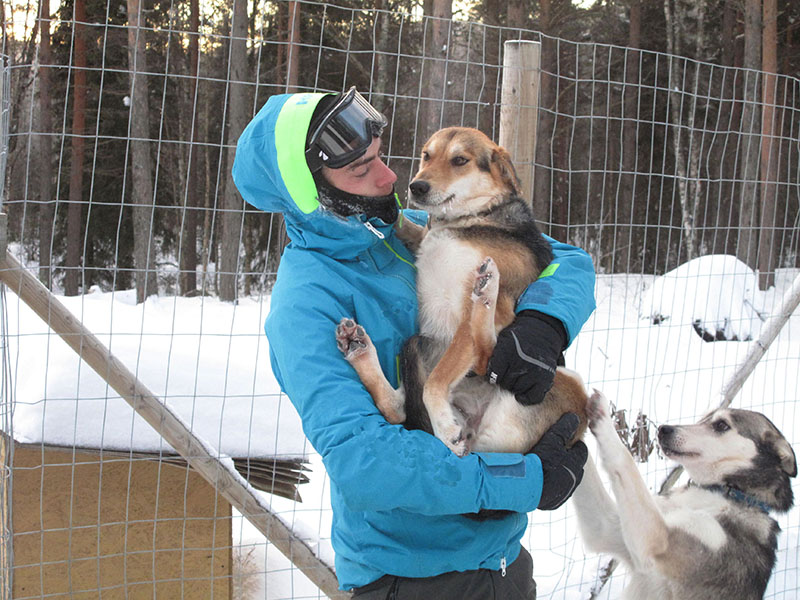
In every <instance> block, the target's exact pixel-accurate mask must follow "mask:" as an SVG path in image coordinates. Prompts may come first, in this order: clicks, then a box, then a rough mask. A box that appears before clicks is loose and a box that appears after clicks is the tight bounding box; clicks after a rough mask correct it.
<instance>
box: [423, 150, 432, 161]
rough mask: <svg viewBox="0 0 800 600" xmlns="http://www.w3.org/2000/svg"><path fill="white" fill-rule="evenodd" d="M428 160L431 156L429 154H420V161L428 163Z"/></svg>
mask: <svg viewBox="0 0 800 600" xmlns="http://www.w3.org/2000/svg"><path fill="white" fill-rule="evenodd" d="M430 159H431V155H430V154H428V153H427V152H423V153H422V160H425V161H428V160H430Z"/></svg>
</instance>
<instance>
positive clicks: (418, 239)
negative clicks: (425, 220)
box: [394, 218, 428, 254]
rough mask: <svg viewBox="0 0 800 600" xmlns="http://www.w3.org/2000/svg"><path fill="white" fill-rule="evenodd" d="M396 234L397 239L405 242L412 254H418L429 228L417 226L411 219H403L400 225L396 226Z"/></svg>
mask: <svg viewBox="0 0 800 600" xmlns="http://www.w3.org/2000/svg"><path fill="white" fill-rule="evenodd" d="M394 230H395V232H397V237H399V238H400V241H401V242H403V243H404V244H405V246H406V248H408V249H409V250H411V252H412V253H414V254H416V253H417V250H419V245H420V244H421V243H422V240H423V239H424V238H425V235H426V234H427V233H428V227H427V226H425V225H417V224H416V223H414V221H412V220H411V219H409V218H403V221H402V222H401V223H400V224H399V225H395V228H394Z"/></svg>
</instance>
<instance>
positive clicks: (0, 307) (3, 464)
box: [0, 54, 14, 600]
mask: <svg viewBox="0 0 800 600" xmlns="http://www.w3.org/2000/svg"><path fill="white" fill-rule="evenodd" d="M9 86H10V82H9V72H8V57H7V56H5V55H3V54H0V245H2V248H4V249H5V247H6V215H5V214H4V213H2V209H3V201H4V199H5V181H6V162H7V159H8V111H9V108H10V102H9ZM4 251H5V250H4ZM5 312H6V307H5V290H0V361H1V362H0V369H2V373H3V374H2V380H1V381H0V388H2V389H0V600H8V598H11V589H12V588H11V578H12V575H13V574H12V571H11V548H12V532H11V491H10V490H11V464H12V459H13V452H14V444H11V443H9V437H7V436H6V433H8V434H9V436H10V434H11V432H12V428H11V427H12V424H11V413H12V410H11V401H12V398H11V393H10V391H9V385H10V382H9V381H8V378H7V377H8V372H7V371H6V369H5V368H4V365H5V363H6V360H7V359H8V355H7V353H6V343H7V340H8V338H7V337H6V331H5V324H6V319H5Z"/></svg>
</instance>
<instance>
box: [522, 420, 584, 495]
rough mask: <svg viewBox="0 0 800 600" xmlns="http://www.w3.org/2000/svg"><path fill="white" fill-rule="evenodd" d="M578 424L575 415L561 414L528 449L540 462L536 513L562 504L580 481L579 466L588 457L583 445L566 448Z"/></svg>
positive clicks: (578, 443)
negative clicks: (540, 488)
mask: <svg viewBox="0 0 800 600" xmlns="http://www.w3.org/2000/svg"><path fill="white" fill-rule="evenodd" d="M579 423H580V421H579V420H578V416H577V415H576V414H574V413H567V414H565V415H563V416H562V417H561V418H560V419H559V420H558V421H557V422H556V424H555V425H553V426H552V427H551V428H550V429H548V430H547V431H545V433H544V435H543V436H542V439H540V440H539V442H538V443H537V444H536V445H535V446H534V447H533V450H531V453H533V454H535V455H537V456H538V457H539V460H541V461H542V475H543V479H544V481H543V483H542V498H541V500H539V510H553V509H556V508H558V507H559V506H561V505H562V504H564V502H566V501H567V500H568V499H569V497H570V496H572V492H574V491H575V488H576V487H578V484H579V483H580V482H581V479H583V465H585V464H586V457H587V456H588V455H589V452H588V450H587V449H586V444H584V443H583V442H582V441H580V440H578V441H577V442H575V444H574V445H573V446H572V447H571V448H567V442H569V441H570V440H571V439H572V436H574V435H575V431H577V429H578V424H579Z"/></svg>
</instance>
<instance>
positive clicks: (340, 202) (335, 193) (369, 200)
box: [306, 95, 400, 225]
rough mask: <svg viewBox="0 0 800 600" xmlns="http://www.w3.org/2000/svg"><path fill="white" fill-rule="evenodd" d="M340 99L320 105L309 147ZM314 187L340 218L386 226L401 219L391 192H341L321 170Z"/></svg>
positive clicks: (326, 99) (313, 119)
mask: <svg viewBox="0 0 800 600" xmlns="http://www.w3.org/2000/svg"><path fill="white" fill-rule="evenodd" d="M338 99H339V96H338V95H329V96H325V97H324V98H323V99H322V100H320V101H319V104H317V107H316V109H314V114H313V115H312V117H311V125H309V128H308V133H307V134H306V146H308V143H309V141H310V139H309V138H310V137H311V133H312V132H313V131H314V129H316V125H317V123H319V122H320V120H321V119H322V118H323V117H324V115H325V114H326V113H327V111H328V109H330V108H331V107H332V106H333V105H334V104H335V103H336V101H337V100H338ZM313 176H314V183H316V184H317V193H318V194H319V196H318V198H317V199H318V200H319V203H320V204H321V205H322V207H323V208H325V209H326V210H329V211H331V212H332V213H334V214H335V215H338V216H340V217H350V216H353V215H366V217H367V218H370V219H371V218H373V217H377V218H379V219H380V220H382V221H383V222H384V223H386V224H387V225H388V224H390V223H394V222H395V221H396V220H397V217H398V215H399V208H400V207H399V206H398V204H397V196H396V194H395V192H394V188H392V191H391V193H389V194H387V195H385V196H360V195H358V194H349V193H347V192H344V191H342V190H340V189H338V188H335V187H333V186H332V185H331V184H330V183H328V181H327V180H326V179H325V177H324V176H323V175H322V170H319V171H317V172H316V173H313Z"/></svg>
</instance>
